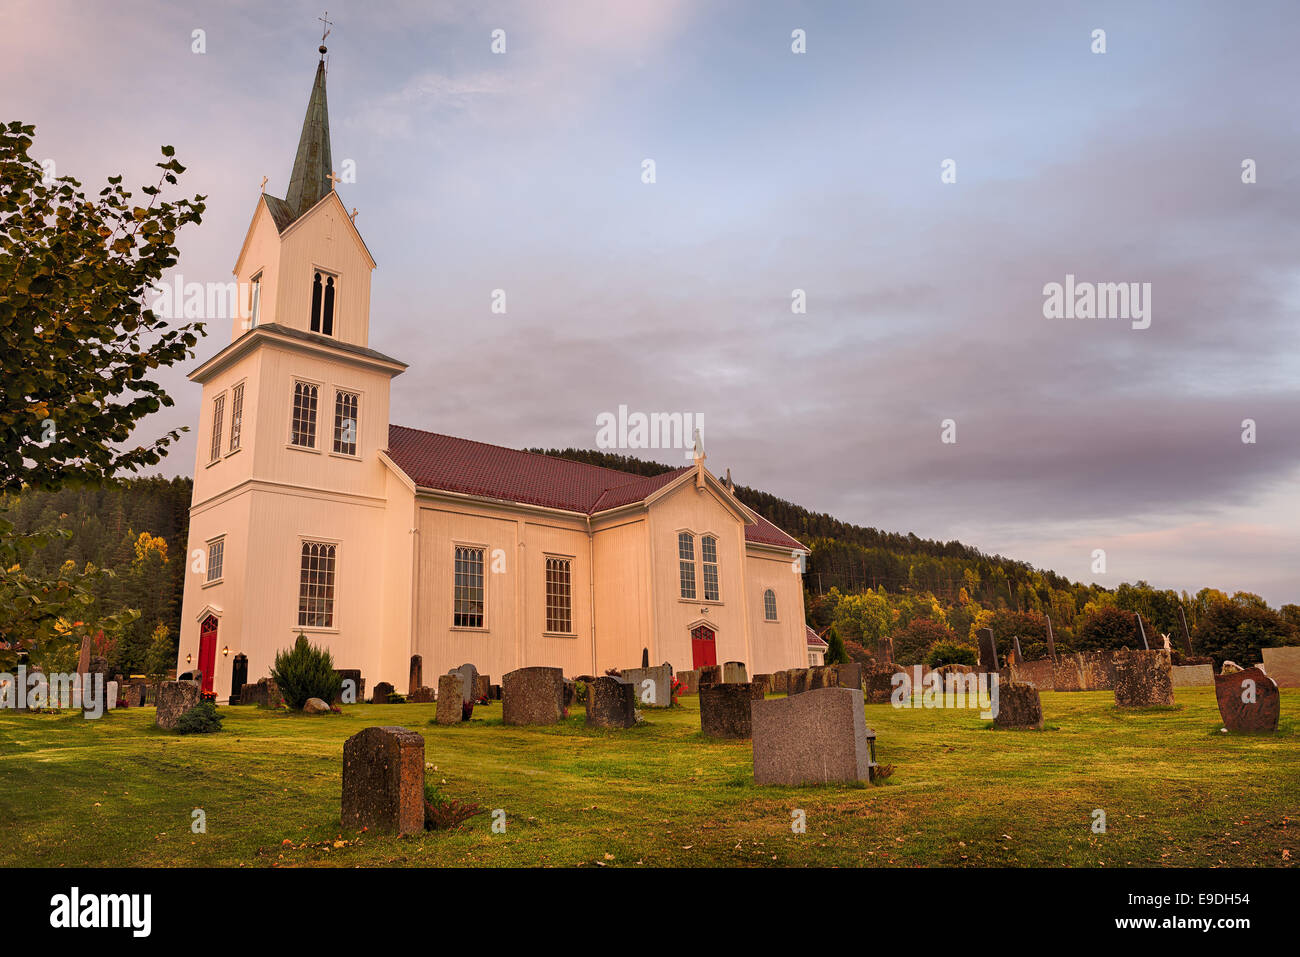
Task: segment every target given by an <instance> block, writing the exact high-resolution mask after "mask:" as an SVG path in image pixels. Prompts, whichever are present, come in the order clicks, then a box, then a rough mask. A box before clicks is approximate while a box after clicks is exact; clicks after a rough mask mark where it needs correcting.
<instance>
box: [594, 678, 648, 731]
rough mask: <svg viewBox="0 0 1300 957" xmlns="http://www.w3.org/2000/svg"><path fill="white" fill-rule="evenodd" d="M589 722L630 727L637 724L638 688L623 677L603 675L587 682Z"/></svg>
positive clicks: (599, 726) (605, 725) (604, 726)
mask: <svg viewBox="0 0 1300 957" xmlns="http://www.w3.org/2000/svg"><path fill="white" fill-rule="evenodd" d="M587 724H589V725H591V726H592V727H596V728H630V727H632V726H633V725H634V724H636V689H635V688H634V687H633V686H632V682H630V681H627V680H626V679H623V678H614V677H612V676H610V675H602V676H601V677H599V678H593V679H592V680H591V681H588V682H587Z"/></svg>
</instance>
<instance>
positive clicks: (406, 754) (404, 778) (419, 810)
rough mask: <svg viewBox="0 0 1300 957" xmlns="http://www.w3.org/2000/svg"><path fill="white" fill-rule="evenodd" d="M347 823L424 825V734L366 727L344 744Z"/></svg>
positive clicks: (414, 830)
mask: <svg viewBox="0 0 1300 957" xmlns="http://www.w3.org/2000/svg"><path fill="white" fill-rule="evenodd" d="M341 816H342V821H343V826H344V827H345V828H348V829H349V830H360V829H361V828H369V829H370V830H372V831H396V832H397V833H398V834H403V835H404V834H418V833H420V832H422V831H423V830H424V738H423V737H421V736H420V735H419V734H416V733H415V732H414V731H411V730H408V729H407V728H394V727H386V728H366V729H365V730H363V731H358V732H357V733H356V734H354V735H353V736H352V737H350V738H348V739H347V741H345V742H344V743H343V811H342V815H341Z"/></svg>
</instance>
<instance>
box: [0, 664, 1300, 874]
mask: <svg viewBox="0 0 1300 957" xmlns="http://www.w3.org/2000/svg"><path fill="white" fill-rule="evenodd" d="M1042 697H1043V711H1044V714H1045V715H1046V716H1047V729H1046V730H1044V731H1041V732H1032V731H1027V732H1026V731H1022V732H1008V731H995V730H992V729H991V727H990V724H991V722H988V721H984V720H981V719H980V718H979V717H978V715H977V714H976V713H975V712H972V711H954V710H949V711H935V710H928V711H925V710H894V709H893V708H891V707H890V706H888V705H869V706H867V723H868V724H869V725H870V726H872V727H873V728H875V729H876V731H877V733H878V735H879V739H878V748H877V753H878V760H879V761H880V762H881V763H882V764H890V765H893V768H894V772H893V774H892V776H890V777H889V778H888V779H887V780H886V781H885V783H884V784H882V785H877V786H870V787H868V786H862V785H857V786H847V785H846V786H827V787H807V788H770V787H755V786H754V784H753V774H752V763H751V749H750V744H749V742H747V741H742V742H719V741H710V740H708V739H706V738H704V737H703V736H702V735H701V734H700V732H699V713H698V703H697V699H695V698H689V697H688V698H683V699H682V701H683V705H682V707H680V708H676V709H673V710H672V711H671V712H666V711H653V710H652V711H646V712H644V714H645V716H646V723H645V724H644V725H642V726H640V727H637V728H633V729H630V730H626V731H591V730H588V729H587V728H586V726H585V725H584V723H583V712H582V709H581V708H580V707H578V708H575V709H573V712H572V716H571V717H570V718H569V719H568V721H567V722H566V723H565V724H563V725H558V726H555V727H550V728H512V727H506V726H504V725H503V724H502V723H501V707H500V704H499V703H494V704H493V705H491V706H488V707H479V708H476V709H475V711H474V720H473V721H472V722H470V723H469V724H466V725H459V726H453V727H448V728H443V727H438V726H435V725H433V724H430V723H429V720H430V719H431V718H432V717H433V715H434V706H433V705H418V704H405V705H357V706H352V707H348V708H345V709H344V710H345V714H343V715H341V716H340V715H331V716H321V717H306V716H303V715H296V714H288V713H272V712H268V711H263V710H259V709H256V708H222V709H221V710H222V713H223V715H224V716H225V730H224V731H222V732H220V733H218V734H213V735H201V736H190V737H182V736H178V735H175V734H171V733H167V732H163V731H159V730H157V729H156V728H154V726H153V719H154V711H153V709H152V708H141V709H132V710H130V711H122V712H114V713H112V714H110V715H108V716H107V717H105V718H104V719H102V720H98V721H87V720H84V719H83V718H81V717H80V715H77V714H70V713H64V714H48V715H28V714H17V713H15V712H12V711H3V712H0V864H3V865H6V866H14V865H26V866H42V867H58V866H74V865H90V866H101V865H129V866H149V867H152V866H159V865H162V866H166V865H199V866H206V865H226V866H240V867H243V866H248V867H262V866H301V865H337V866H358V865H415V866H439V865H458V866H481V865H490V866H523V865H543V866H560V867H571V866H577V865H585V866H607V867H617V866H635V865H642V866H694V865H722V866H774V865H776V866H803V865H815V866H824V865H839V866H861V865H867V866H883V865H897V866H914V865H948V866H953V865H955V866H966V865H970V866H983V865H1047V866H1063V865H1068V866H1072V867H1095V866H1106V867H1113V866H1120V867H1122V866H1126V865H1155V866H1162V865H1163V866H1217V865H1235V866H1242V865H1245V866H1251V865H1268V866H1291V865H1292V864H1293V863H1294V861H1295V860H1300V847H1298V846H1297V845H1300V840H1297V839H1296V837H1295V835H1296V831H1295V830H1294V828H1295V827H1296V822H1297V819H1298V818H1300V814H1298V813H1297V812H1298V810H1300V799H1298V795H1300V747H1297V744H1300V722H1297V720H1296V718H1295V717H1294V716H1293V715H1294V713H1295V711H1296V704H1297V701H1298V699H1300V695H1298V694H1297V692H1295V691H1291V690H1285V691H1283V700H1282V712H1283V717H1282V726H1281V729H1280V730H1279V731H1278V732H1277V733H1276V734H1273V735H1241V736H1239V735H1228V734H1221V733H1219V727H1220V720H1219V715H1218V710H1217V708H1216V707H1215V704H1214V695H1213V691H1212V690H1210V689H1189V688H1179V689H1178V691H1177V701H1178V706H1177V707H1176V708H1174V709H1163V710H1152V711H1144V712H1136V713H1121V712H1118V711H1117V710H1116V709H1115V707H1114V705H1113V697H1112V695H1111V693H1110V692H1084V693H1075V694H1067V693H1060V694H1056V693H1050V692H1049V693H1045V694H1043V696H1042ZM370 725H404V726H405V727H408V728H413V729H415V730H417V731H419V732H420V733H421V734H423V735H424V740H425V760H426V761H427V762H428V764H429V768H428V770H427V771H426V776H427V780H428V781H429V782H430V783H432V784H436V785H438V786H439V788H440V791H441V793H442V794H443V795H444V796H446V797H448V798H454V799H458V800H468V801H474V802H476V803H478V804H480V805H482V806H483V807H484V808H485V810H486V811H487V812H488V813H486V814H484V815H481V816H479V817H475V818H472V819H471V820H470V821H469V822H468V823H466V824H465V825H463V826H462V827H461V828H460V829H458V830H456V831H450V832H429V833H426V834H424V835H422V836H419V837H415V838H405V839H400V838H396V837H391V836H386V835H380V834H374V833H364V834H360V835H358V834H355V833H344V832H342V831H341V828H340V825H339V793H340V785H341V781H340V774H341V770H340V769H341V765H342V751H343V741H344V740H345V739H346V738H347V737H348V736H349V735H352V734H354V733H356V732H357V731H358V730H360V729H361V728H364V727H368V726H370ZM444 782H445V783H444ZM194 808H202V809H203V810H204V812H205V813H206V815H207V833H206V834H194V833H192V832H191V820H192V817H191V812H192V810H193V809H194ZM496 808H502V809H504V810H505V812H506V816H507V829H506V833H505V834H493V833H492V831H491V817H490V813H491V811H492V810H493V809H496ZM796 808H797V809H802V810H803V811H805V812H806V815H807V832H806V833H804V834H795V833H792V830H791V826H790V825H791V812H792V811H793V810H794V809H796ZM1097 808H1100V809H1102V810H1104V811H1105V812H1106V822H1107V832H1106V833H1105V834H1094V833H1093V832H1092V829H1091V825H1092V821H1093V816H1092V815H1093V810H1094V809H1097ZM285 841H288V842H290V843H288V844H285V843H284V842H285Z"/></svg>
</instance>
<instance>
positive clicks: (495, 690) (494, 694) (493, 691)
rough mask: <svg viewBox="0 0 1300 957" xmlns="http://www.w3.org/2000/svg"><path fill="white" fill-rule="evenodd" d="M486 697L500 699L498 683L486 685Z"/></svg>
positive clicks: (494, 699)
mask: <svg viewBox="0 0 1300 957" xmlns="http://www.w3.org/2000/svg"><path fill="white" fill-rule="evenodd" d="M488 697H489V698H491V699H492V700H493V701H500V700H501V686H500V685H488Z"/></svg>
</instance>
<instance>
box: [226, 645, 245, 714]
mask: <svg viewBox="0 0 1300 957" xmlns="http://www.w3.org/2000/svg"><path fill="white" fill-rule="evenodd" d="M247 683H248V655H246V654H244V653H243V652H240V653H239V654H237V655H235V660H234V661H233V662H232V663H231V665H230V703H231V704H239V693H240V692H241V691H243V690H244V685H245V684H247Z"/></svg>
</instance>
